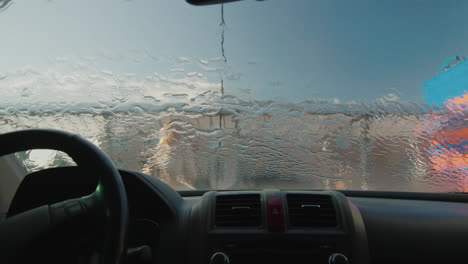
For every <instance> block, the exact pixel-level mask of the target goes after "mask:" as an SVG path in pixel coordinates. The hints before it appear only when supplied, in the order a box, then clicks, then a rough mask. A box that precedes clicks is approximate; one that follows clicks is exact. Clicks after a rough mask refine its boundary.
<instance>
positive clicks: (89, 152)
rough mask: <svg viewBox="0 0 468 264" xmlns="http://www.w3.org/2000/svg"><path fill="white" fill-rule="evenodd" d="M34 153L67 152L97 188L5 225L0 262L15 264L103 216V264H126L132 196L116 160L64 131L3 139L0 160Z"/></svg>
mask: <svg viewBox="0 0 468 264" xmlns="http://www.w3.org/2000/svg"><path fill="white" fill-rule="evenodd" d="M30 149H53V150H58V151H63V152H65V153H67V154H68V155H69V156H70V157H71V158H72V159H73V160H74V161H75V162H76V164H77V165H78V166H79V167H82V168H83V169H84V170H83V171H85V172H89V173H90V174H91V173H92V174H96V175H98V176H99V179H98V185H97V186H96V189H95V191H94V192H93V193H91V194H90V195H87V196H83V197H80V198H76V199H70V200H66V201H62V202H59V203H55V204H50V205H44V206H40V207H37V208H35V209H31V210H28V211H26V212H23V213H20V214H17V215H14V216H12V217H10V218H7V219H6V220H5V221H3V222H0V262H1V263H15V261H17V260H18V258H19V257H20V256H21V255H25V254H28V252H24V251H25V250H27V248H28V246H29V245H31V244H34V243H37V241H38V239H39V238H41V237H43V236H45V235H47V234H48V233H50V232H53V231H55V230H56V229H58V228H63V227H64V226H67V225H68V224H69V223H72V222H75V223H76V222H77V221H78V222H79V221H80V219H83V218H84V217H89V216H94V217H96V216H99V217H102V218H104V219H103V220H104V221H105V225H104V232H105V244H104V248H103V250H102V254H101V259H100V260H101V263H112V264H120V263H122V262H123V257H124V250H125V246H126V244H125V243H126V236H127V224H128V217H129V213H128V204H127V194H126V192H125V188H124V185H123V182H122V179H121V178H120V175H119V172H118V171H117V169H116V168H115V166H114V164H113V163H112V161H111V160H110V159H109V158H108V157H107V156H106V154H104V152H102V151H101V150H100V149H99V148H97V147H96V146H95V145H93V144H92V143H90V142H89V141H87V140H85V139H83V138H81V137H80V136H77V135H74V134H69V133H66V132H62V131H57V130H41V129H34V130H23V131H18V132H11V133H6V134H2V135H0V156H3V155H7V154H12V153H15V152H18V151H25V150H30ZM84 176H86V175H84ZM78 224H79V223H78Z"/></svg>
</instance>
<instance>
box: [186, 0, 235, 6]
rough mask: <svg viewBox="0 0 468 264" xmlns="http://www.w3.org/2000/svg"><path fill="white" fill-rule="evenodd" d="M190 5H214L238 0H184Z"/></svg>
mask: <svg viewBox="0 0 468 264" xmlns="http://www.w3.org/2000/svg"><path fill="white" fill-rule="evenodd" d="M185 1H187V3H189V4H192V5H216V4H223V3H228V2H235V1H240V0H185Z"/></svg>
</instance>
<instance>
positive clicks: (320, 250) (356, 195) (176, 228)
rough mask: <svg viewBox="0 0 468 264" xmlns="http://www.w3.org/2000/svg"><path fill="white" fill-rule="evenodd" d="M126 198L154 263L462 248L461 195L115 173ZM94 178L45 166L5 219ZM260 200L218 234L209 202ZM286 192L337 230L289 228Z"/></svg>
mask: <svg viewBox="0 0 468 264" xmlns="http://www.w3.org/2000/svg"><path fill="white" fill-rule="evenodd" d="M120 172H121V175H122V178H123V181H124V183H125V187H126V190H127V193H128V197H129V203H130V211H131V220H132V223H137V224H136V226H135V227H133V228H132V233H131V234H130V236H131V241H130V247H136V246H139V245H142V244H145V245H150V246H151V248H152V249H153V252H154V255H155V258H154V263H209V260H210V257H211V255H212V254H213V253H214V252H218V251H223V252H225V253H226V254H228V255H230V256H231V263H232V264H235V263H285V262H296V261H297V262H298V261H299V260H300V259H304V258H307V259H309V260H310V262H313V263H328V259H327V256H328V255H329V254H331V253H333V252H341V253H344V254H346V255H347V256H349V258H350V260H351V263H425V262H428V263H434V262H437V263H449V262H462V261H463V262H464V261H465V260H466V258H465V256H464V248H465V244H466V242H467V241H468V204H467V203H465V202H466V201H467V200H468V199H467V195H465V194H434V195H432V194H427V193H426V194H415V193H388V192H359V191H342V192H337V191H326V192H323V191H307V190H301V191H290V190H250V191H190V192H176V191H174V190H173V189H172V188H171V187H169V186H168V185H166V184H164V183H163V182H161V181H159V180H157V179H154V178H152V177H150V176H147V175H144V174H141V173H137V172H132V171H126V170H121V171H120ZM94 187H95V181H93V178H92V177H89V175H87V176H86V177H83V172H82V171H80V170H79V169H78V168H76V167H69V168H58V169H49V170H45V171H41V172H37V173H33V174H31V175H29V176H27V177H26V178H25V180H24V181H23V183H22V184H21V186H20V188H19V190H18V192H17V195H16V196H15V198H14V201H13V203H12V206H11V208H10V212H9V215H13V214H15V213H18V212H21V211H23V210H27V209H29V208H33V207H35V206H38V205H41V204H46V203H52V202H55V201H59V200H63V199H68V198H74V197H78V196H81V195H86V194H88V193H89V192H90V191H91V190H93V188H94ZM244 193H249V194H258V195H260V197H261V208H262V209H261V212H262V220H261V225H260V226H259V227H256V228H235V227H233V228H225V227H223V228H218V227H216V225H215V224H214V221H215V218H214V214H215V213H216V210H215V208H216V197H217V196H220V195H231V194H236V195H238V194H244ZM288 194H312V195H313V194H318V195H323V194H325V195H329V196H331V197H332V198H333V202H334V205H335V208H336V213H337V219H338V225H337V228H297V227H293V226H291V225H290V223H289V217H288V203H287V195H288ZM269 198H280V200H281V201H282V202H283V206H284V208H283V209H284V212H283V214H284V215H283V218H284V228H283V229H281V230H274V229H271V228H270V227H271V226H270V223H269V220H268V217H269V216H268V213H269V211H268V201H269Z"/></svg>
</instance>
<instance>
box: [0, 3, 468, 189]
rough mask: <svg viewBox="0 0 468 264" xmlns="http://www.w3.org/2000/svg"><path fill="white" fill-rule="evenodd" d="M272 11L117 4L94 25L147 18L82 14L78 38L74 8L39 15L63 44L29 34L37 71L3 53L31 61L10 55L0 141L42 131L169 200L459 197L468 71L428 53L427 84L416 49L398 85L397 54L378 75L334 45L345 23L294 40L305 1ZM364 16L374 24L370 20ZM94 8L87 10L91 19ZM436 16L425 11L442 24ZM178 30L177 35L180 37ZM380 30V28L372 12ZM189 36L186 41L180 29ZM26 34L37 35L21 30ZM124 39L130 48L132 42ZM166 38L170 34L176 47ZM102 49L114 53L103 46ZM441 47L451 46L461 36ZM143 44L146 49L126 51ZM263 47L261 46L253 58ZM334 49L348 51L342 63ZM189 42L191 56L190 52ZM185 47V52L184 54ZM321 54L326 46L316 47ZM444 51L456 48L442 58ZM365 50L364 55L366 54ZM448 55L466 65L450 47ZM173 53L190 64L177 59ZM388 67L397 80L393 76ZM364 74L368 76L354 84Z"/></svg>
mask: <svg viewBox="0 0 468 264" xmlns="http://www.w3.org/2000/svg"><path fill="white" fill-rule="evenodd" d="M65 2H67V1H65ZM65 2H64V3H65ZM269 2H272V3H269ZM280 2H281V1H279V2H277V3H274V1H266V2H264V3H263V2H262V3H252V2H249V1H245V2H239V3H234V4H232V5H231V4H230V5H224V7H223V8H224V11H223V12H224V13H223V16H222V17H221V23H220V16H219V15H220V8H221V6H216V7H213V8H211V7H210V8H208V9H193V8H194V7H191V6H183V5H180V6H179V5H178V4H171V3H169V2H167V3H164V2H162V3H164V4H157V5H156V4H150V2H149V1H132V2H131V3H118V4H115V5H113V6H112V10H108V9H105V10H107V11H108V12H109V13H112V14H125V15H122V17H129V16H130V15H131V14H132V12H138V14H140V13H141V14H145V12H148V14H147V16H143V15H141V18H140V19H137V20H132V21H127V20H125V21H124V20H122V21H124V22H122V23H121V22H120V20H119V18H118V17H115V18H114V17H112V18H106V17H102V16H98V14H94V13H93V12H92V11H90V10H86V12H82V13H81V14H86V15H87V16H89V17H90V18H89V20H86V21H84V22H83V23H88V22H89V21H95V22H96V21H98V22H99V23H95V24H93V26H90V27H88V28H89V29H90V32H86V31H83V29H81V28H82V26H81V25H76V24H75V23H74V22H73V21H72V20H68V17H67V16H66V15H67V14H72V13H68V12H69V9H70V10H74V9H77V8H81V9H83V7H82V6H81V5H82V4H80V5H79V6H78V4H75V3H71V2H68V4H64V3H48V4H44V3H41V4H37V7H38V10H39V9H41V10H42V11H41V12H42V13H44V18H41V19H42V20H38V21H39V22H41V21H42V22H41V23H42V24H47V23H50V24H47V25H48V27H47V28H49V29H50V30H51V31H53V32H59V35H60V36H61V37H63V38H60V39H61V41H62V42H63V43H61V44H60V45H57V44H56V43H53V42H47V40H46V39H42V38H41V36H40V35H37V34H34V33H31V34H32V35H33V36H34V37H35V38H38V39H42V41H43V42H44V43H47V45H45V46H47V47H50V48H49V49H47V50H44V51H41V52H43V53H45V54H44V55H41V56H39V57H40V58H37V56H38V55H37V54H41V53H40V52H38V51H35V53H34V54H32V52H31V48H30V47H29V45H27V44H28V42H24V39H21V38H23V37H18V40H17V39H16V38H12V39H13V40H12V42H13V43H12V44H11V45H13V46H14V47H15V48H17V49H20V50H21V49H22V48H23V47H25V48H26V47H28V48H29V49H28V50H26V49H25V50H21V51H22V52H18V54H17V56H16V57H15V59H14V60H13V59H11V60H10V61H14V63H12V64H11V65H3V64H1V65H2V67H1V68H0V79H1V80H0V98H2V99H1V100H0V132H6V131H13V130H18V129H25V128H35V127H42V128H57V129H63V130H67V131H71V132H74V133H78V134H81V135H83V136H84V137H86V138H88V139H90V140H91V141H93V142H94V143H95V144H97V145H98V146H99V147H100V148H102V149H103V150H104V151H105V152H106V153H107V154H109V156H110V157H111V158H112V160H113V161H114V162H115V163H116V164H117V165H118V166H119V167H123V168H127V169H134V170H137V171H143V172H145V173H148V174H150V175H153V176H154V177H158V178H160V179H162V180H163V181H166V182H168V183H169V184H171V185H172V186H173V187H174V188H176V189H225V188H311V189H362V190H395V191H437V192H445V191H465V190H467V188H468V185H467V183H466V180H465V178H466V176H467V174H468V167H467V145H466V142H467V140H466V137H467V131H466V129H467V108H466V105H467V102H466V99H467V95H466V94H467V92H466V91H467V90H466V87H467V86H468V85H467V84H468V80H467V79H466V78H465V76H468V67H467V62H466V61H465V60H464V58H463V57H457V56H455V57H453V53H449V54H448V53H447V52H446V51H443V52H442V51H440V50H437V52H439V53H440V54H445V55H444V56H443V57H441V56H439V55H437V56H435V55H434V56H433V57H435V58H433V57H431V62H430V63H429V62H427V63H426V64H427V68H428V69H429V70H427V71H424V74H422V73H420V72H419V71H421V72H422V69H421V68H424V67H426V66H424V67H422V66H421V64H423V63H422V60H423V58H424V57H425V56H426V55H427V54H439V53H437V52H436V51H431V52H432V53H431V52H428V53H427V54H420V55H418V53H417V51H418V49H417V48H416V47H415V48H414V49H412V51H413V52H414V54H410V55H408V54H406V55H405V56H410V57H411V56H413V61H415V62H418V63H417V65H418V66H421V67H419V68H418V67H414V68H413V69H411V70H408V69H406V68H405V67H406V66H405V65H404V64H405V63H402V62H401V61H400V63H399V64H396V62H392V58H391V57H392V56H394V57H395V60H401V59H402V57H403V55H402V54H400V53H405V52H397V51H396V50H394V52H392V53H389V54H390V55H392V56H388V55H386V54H385V53H381V55H382V56H383V57H386V60H380V61H379V60H375V57H373V56H374V55H373V54H372V52H374V51H373V50H372V49H368V51H367V53H362V52H363V51H361V50H359V47H358V45H356V44H355V43H354V42H358V41H359V38H358V37H355V38H352V40H350V41H349V43H347V44H346V43H344V42H343V41H344V39H342V38H343V36H344V35H346V32H342V31H341V30H337V29H339V28H340V27H343V26H344V25H345V24H346V22H345V19H344V18H343V21H340V20H336V21H334V22H333V21H331V20H330V21H328V20H327V19H328V18H327V17H325V16H323V15H322V17H321V21H322V22H321V24H320V23H318V22H314V23H312V22H311V21H309V22H308V25H310V26H309V28H303V26H301V25H302V24H301V23H300V22H298V21H299V19H308V20H310V19H314V18H317V16H318V14H317V16H313V15H312V14H310V17H309V16H306V17H302V13H301V12H300V11H301V10H302V9H303V8H304V6H306V7H308V8H306V9H305V10H310V12H315V10H316V7H314V8H315V9H314V8H312V7H310V6H309V5H313V4H311V3H309V2H300V1H298V4H297V6H292V7H290V6H282V4H281V3H280ZM7 4H8V3H7ZM21 4H22V3H20V2H15V5H11V6H10V8H8V9H7V10H6V11H5V12H2V13H0V21H2V19H4V21H5V23H6V22H8V21H17V17H18V16H19V15H20V14H21V12H20V10H21ZM366 4H368V5H370V7H369V8H371V9H374V11H375V12H376V13H378V12H380V11H381V10H380V7H378V6H373V5H372V4H369V3H368V2H366ZM33 5H36V4H33ZM41 5H42V6H41ZM67 5H71V8H67ZM75 5H76V6H75ZM100 5H101V4H100V3H97V4H96V5H95V8H96V9H97V10H102V9H99V7H100ZM102 5H104V4H102ZM153 5H154V6H153ZM258 5H264V6H265V7H264V8H261V9H260V8H258V7H256V6H258ZM44 6H46V7H44ZM176 6H177V8H176ZM243 6H247V7H245V9H243ZM397 6H398V5H397ZM153 7H154V8H153ZM279 7H281V8H279ZM252 8H253V9H252ZM321 8H322V10H321V12H322V13H323V12H325V13H327V12H331V11H330V10H335V11H336V12H338V13H340V12H343V13H340V14H341V15H343V16H344V17H346V15H347V13H345V12H344V11H343V10H349V9H346V8H348V7H346V6H344V7H343V8H342V9H341V7H339V8H338V9H336V8H335V9H333V8H332V7H330V9H327V8H328V7H326V5H325V4H324V5H323V6H321ZM81 9H80V10H81ZM114 9H115V10H114ZM280 9H281V10H283V11H284V12H283V13H284V16H286V15H288V14H289V15H291V14H296V15H295V16H294V18H295V19H297V20H298V21H296V20H295V19H292V17H287V18H284V19H283V18H282V17H281V16H277V18H278V20H279V22H275V21H274V20H270V18H269V17H267V16H266V15H265V13H268V14H272V15H273V14H277V12H279V11H278V10H280ZM383 9H384V8H383ZM57 10H60V11H61V12H63V16H64V17H60V18H61V19H64V21H63V24H65V25H67V27H69V28H72V29H74V30H75V33H74V35H75V36H80V38H79V39H76V38H75V39H74V40H73V41H74V42H68V38H66V37H69V38H73V36H72V35H67V34H68V31H63V29H62V28H60V27H59V25H57V24H56V21H52V22H53V23H52V22H51V21H48V19H53V17H54V16H53V14H56V13H57V12H56V11H57ZM161 10H163V11H161ZM167 10H170V12H173V14H176V13H174V12H181V13H182V15H178V16H177V17H176V18H174V19H173V18H169V17H167V16H164V12H169V11H167ZM175 10H177V11H175ZM248 10H256V12H258V16H261V17H262V19H265V21H264V23H259V22H258V21H257V20H256V16H255V15H253V14H250V16H248V18H249V19H247V15H248V14H246V13H245V12H250V11H248ZM402 10H405V9H402ZM434 10H435V9H434ZM434 10H433V9H432V8H429V9H428V10H427V12H433V13H436V12H442V11H437V10H439V9H437V10H435V11H434ZM22 11H23V12H24V11H25V9H22ZM110 11H112V12H110ZM354 11H356V10H354ZM393 11H394V12H403V13H404V11H401V10H399V9H398V10H397V9H395V10H393ZM47 12H52V13H51V14H49V15H47ZM61 12H58V13H60V14H61ZM96 12H97V11H96ZM151 12H154V13H155V14H158V15H153V14H151ZM158 12H159V13H158ZM170 12H169V13H170ZM198 12H201V13H203V15H202V14H200V13H198ZM205 12H206V14H205ZM294 12H296V13H294ZM356 12H360V11H359V10H357V11H356ZM382 12H383V11H382ZM177 14H178V13H177ZM183 14H189V15H186V16H184V15H183ZM241 14H244V15H243V16H241ZM280 14H282V13H280ZM379 14H380V13H379ZM402 15H407V14H402ZM15 16H16V18H15ZM258 16H257V17H258ZM55 17H57V15H55ZM404 17H405V19H415V18H414V17H412V18H411V17H410V16H408V17H406V16H404ZM346 18H347V19H351V20H352V21H353V23H355V24H356V27H357V28H359V29H360V30H364V29H367V30H374V31H370V32H369V33H368V34H370V35H378V34H383V33H382V32H383V31H384V30H382V32H380V31H376V30H375V29H372V28H371V26H372V25H369V26H368V28H365V27H364V24H361V21H360V20H359V18H358V17H354V15H352V14H351V15H349V16H348V17H346ZM25 19H26V18H25ZM177 19H179V20H183V21H184V23H182V24H183V26H181V24H180V22H177V21H178V20H177ZM378 19H384V20H385V19H386V18H385V16H384V13H381V14H380V17H378ZM420 19H422V18H420ZM454 19H461V18H460V17H456V18H454ZM243 20H251V21H248V22H246V24H248V26H249V27H244V25H243V24H242V23H244V22H243ZM109 21H110V22H109ZM168 21H169V22H168ZM267 21H268V22H267ZM403 21H404V19H403ZM39 22H37V23H39ZM384 22H385V23H384ZM416 22H418V21H416ZM426 22H427V21H426ZM132 23H135V25H133V24H132ZM197 23H198V24H197ZM289 23H290V24H289ZM327 23H328V24H327ZM333 23H335V24H333ZM340 23H343V24H340ZM388 23H389V22H388V21H383V22H382V24H381V25H380V26H381V27H382V29H383V28H385V27H386V26H387V27H388V26H389V25H390V24H388ZM392 23H393V22H392ZM427 23H429V22H427ZM427 23H426V24H427ZM9 24H15V23H9ZM39 24H40V23H39ZM192 24H193V26H194V27H190V26H189V25H192ZM270 24H271V25H270ZM433 24H434V25H438V24H437V23H435V22H433ZM15 25H17V27H19V28H21V27H22V25H21V24H19V23H18V24H15ZM159 25H164V27H162V26H159ZM202 25H203V26H202ZM351 25H352V23H351ZM391 25H394V26H395V27H398V26H399V25H397V24H391ZM411 25H413V26H415V27H416V26H417V25H419V24H417V23H416V24H414V23H413V24H411ZM42 26H43V25H42ZM107 26H109V28H107ZM116 26H119V28H121V33H122V35H129V36H132V38H130V37H129V38H126V39H120V35H119V34H117V33H115V34H114V33H113V31H112V29H113V28H115V27H116ZM270 26H271V28H273V30H272V29H271V28H270ZM421 26H423V23H421ZM30 27H35V25H34V24H28V27H27V28H30ZM321 27H323V28H321ZM136 28H138V29H139V30H140V31H141V32H143V33H141V35H139V34H140V33H139V32H140V31H136V30H134V29H136ZM200 28H205V29H206V30H200ZM268 28H270V29H269V30H270V31H267V30H268ZM432 28H433V30H437V28H436V26H433V27H432ZM91 29H93V30H95V31H96V32H100V33H93V32H94V31H93V30H91ZM247 29H248V30H247ZM333 29H334V30H335V31H336V32H334V31H333ZM351 29H353V28H351ZM7 30H8V29H7ZM62 31H63V32H62ZM114 31H115V29H114ZM204 31H207V32H209V34H208V33H205V32H204ZM77 32H78V33H77ZM102 32H106V33H102ZM151 32H153V33H151ZM154 32H157V33H158V34H156V33H154ZM175 32H182V33H180V34H177V37H173V35H174V34H176V33H175ZM311 32H312V33H311ZM353 32H354V33H355V36H357V35H360V34H361V33H360V32H359V31H353ZM441 32H444V31H443V30H442V31H441ZM123 33H125V34H123ZM150 33H151V34H150ZM254 33H255V34H254ZM422 33H424V32H422ZM104 34H108V35H106V36H105V38H110V39H112V40H113V42H112V43H111V42H108V41H107V40H106V39H105V38H104V37H102V38H101V35H104ZM246 34H247V35H248V36H245V35H246ZM401 34H406V32H404V31H401ZM441 34H442V33H441ZM62 35H66V36H62ZM335 35H336V36H335ZM161 36H163V37H161ZM278 36H279V37H278ZM380 37H381V38H382V37H389V38H392V37H391V36H387V35H385V36H380ZM406 37H407V38H412V36H411V35H408V36H406ZM452 37H453V38H454V39H455V38H459V39H458V41H459V42H460V43H463V39H461V38H462V37H461V36H458V35H453V36H452ZM281 38H284V39H285V40H281ZM333 38H334V39H333ZM127 39H131V40H132V41H128V40H127ZM141 39H144V40H145V41H146V42H142V43H139V41H140V40H141ZM265 39H268V40H269V41H268V43H266V44H265V43H263V40H265ZM331 39H333V43H344V44H343V45H344V46H343V47H341V48H342V49H343V50H346V49H347V48H352V49H353V52H350V53H349V54H344V53H341V55H339V54H338V53H340V50H338V49H337V48H338V46H336V47H333V46H332V45H331V44H330V43H331V42H329V41H331ZM21 40H22V41H21ZM91 40H92V41H91ZM117 40H118V41H117ZM184 40H187V41H185V42H184ZM195 40H196V41H199V42H200V43H197V45H195V43H194V41H195ZM319 40H320V41H319ZM119 41H120V42H119ZM190 41H191V42H192V43H194V45H193V47H187V46H190V45H187V43H191V42H190ZM196 41H195V42H196ZM327 41H328V42H329V43H328V46H327V45H325V44H324V45H322V46H320V45H318V44H320V43H322V44H323V43H327ZM373 41H378V38H376V39H375V40H374V38H372V39H367V41H364V42H363V43H364V44H362V45H365V43H370V42H373ZM412 41H413V42H417V41H418V40H417V39H413V40H412ZM75 42H76V43H81V44H83V45H80V46H78V45H76V44H75ZM181 42H182V43H181ZM116 43H118V44H116ZM149 43H150V44H151V45H149ZM165 43H169V44H165ZM183 43H186V44H185V45H183ZM291 43H293V46H294V49H292V48H291ZM393 43H394V46H398V43H396V42H393ZM408 43H409V44H408ZM408 43H407V44H406V45H407V46H408V47H411V45H412V43H410V42H408ZM453 43H457V41H451V42H450V45H453ZM465 43H467V42H466V41H465ZM220 44H221V46H220ZM263 44H265V45H263ZM312 44H313V45H312ZM345 44H346V45H348V46H345ZM374 44H375V45H376V46H372V48H374V49H379V46H378V45H377V44H376V43H374ZM314 45H315V46H314ZM369 45H370V44H369ZM379 45H380V44H379ZM382 45H383V44H382ZM447 45H448V46H449V44H447ZM68 46H70V47H72V48H71V49H68V48H66V47H68ZM95 46H96V47H95ZM394 46H389V45H387V46H384V47H383V48H382V49H384V48H387V49H389V48H392V47H394ZM415 46H416V45H415ZM448 46H447V47H448ZM460 46H461V45H460ZM204 47H209V48H208V49H207V50H205V48H204ZM259 47H261V48H259ZM277 47H279V48H277ZM304 47H306V48H304ZM8 48H10V49H11V47H8ZM8 48H5V49H3V50H8ZM172 48H173V49H172ZM426 48H427V49H430V48H431V47H426ZM419 49H421V48H419ZM434 49H435V48H434ZM96 50H98V51H97V52H96ZM200 50H201V51H200ZM296 50H297V51H298V52H296ZM450 50H451V51H452V52H453V50H456V51H459V52H460V54H468V50H466V52H465V50H462V49H461V48H453V47H450ZM162 51H164V52H162ZM253 51H255V52H253ZM28 52H29V53H28ZM380 52H382V50H380ZM319 53H324V54H325V55H324V56H320V54H319ZM24 54H28V55H29V56H28V57H26V56H25V55H24ZM185 54H189V55H188V56H181V55H185ZM193 54H196V55H197V56H194V55H193ZM350 54H351V55H350ZM353 54H361V57H360V58H358V57H359V56H355V55H353ZM5 56H11V55H8V54H5ZM445 57H448V58H447V60H446V61H443V59H444V58H445ZM25 61H26V62H27V63H24V62H25ZM351 61H352V63H351ZM359 61H366V62H368V63H369V65H374V67H376V68H378V69H379V70H375V71H374V70H373V69H372V67H371V66H369V65H367V64H366V63H359ZM409 61H410V60H409ZM442 61H443V65H442V67H441V69H438V66H439V65H440V63H441V62H442ZM348 62H349V64H350V65H352V67H351V68H348ZM382 62H385V63H382ZM407 64H411V63H407ZM317 65H318V66H317ZM375 65H378V67H377V66H375ZM395 65H398V66H399V67H391V66H395ZM357 66H359V67H357ZM412 66H414V64H412ZM353 67H354V68H353ZM387 67H388V68H387ZM400 68H401V69H400ZM364 70H365V71H366V74H365V75H359V73H360V71H364ZM351 71H352V72H351ZM386 72H387V73H388V75H384V73H386ZM408 72H411V74H408ZM427 72H429V73H430V74H428V73H427ZM356 76H358V77H356ZM359 76H361V77H359ZM389 76H390V77H389ZM416 77H417V78H416ZM373 78H375V79H378V80H375V81H374V80H373ZM362 80H366V81H367V82H368V83H364V82H363V81H362ZM348 81H349V82H352V83H353V85H348V84H347V83H346V82H348ZM345 83H346V85H344V84H345ZM395 86H397V87H396V88H394V87H395ZM398 86H401V87H398ZM380 87H383V88H380ZM406 87H411V88H406ZM335 89H338V90H335ZM423 93H424V94H425V95H424V96H423ZM19 155H20V156H21V159H22V160H24V161H25V163H26V165H27V166H29V167H30V169H32V170H35V169H40V168H44V167H48V166H57V165H64V164H69V163H70V160H69V159H67V158H66V157H64V156H63V155H61V154H56V153H53V154H44V153H42V152H41V154H38V152H34V151H32V152H28V153H22V154H19Z"/></svg>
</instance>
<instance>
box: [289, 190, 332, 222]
mask: <svg viewBox="0 0 468 264" xmlns="http://www.w3.org/2000/svg"><path fill="white" fill-rule="evenodd" d="M287 200H288V214H289V223H290V225H291V226H293V227H313V228H331V227H337V225H338V221H337V219H336V212H335V208H334V206H333V201H332V197H331V196H328V195H316V194H288V195H287Z"/></svg>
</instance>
